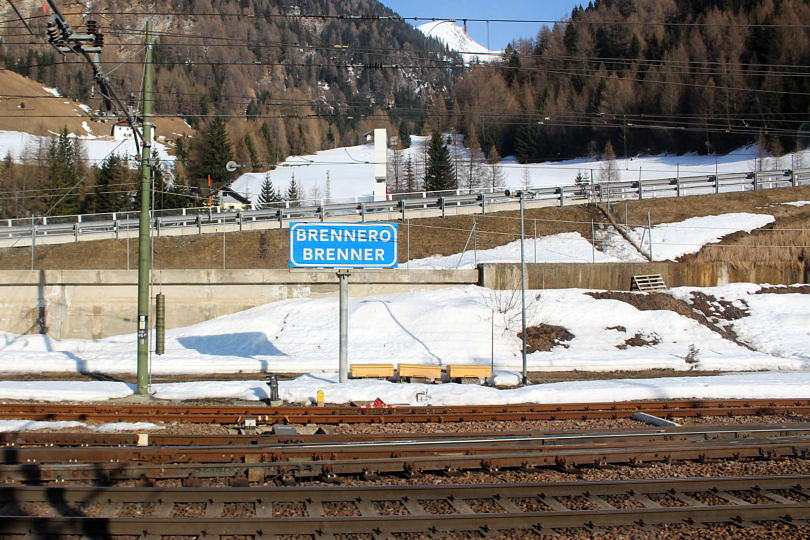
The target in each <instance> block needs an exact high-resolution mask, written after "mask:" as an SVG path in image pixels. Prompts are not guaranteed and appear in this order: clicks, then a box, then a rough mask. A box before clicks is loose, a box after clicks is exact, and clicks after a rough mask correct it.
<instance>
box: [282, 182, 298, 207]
mask: <svg viewBox="0 0 810 540" xmlns="http://www.w3.org/2000/svg"><path fill="white" fill-rule="evenodd" d="M301 198H302V195H301V188H300V187H298V184H297V183H296V182H295V175H293V177H292V179H291V180H290V185H289V186H288V187H287V196H286V197H285V199H287V200H288V201H290V203H293V202H295V204H291V205H290V206H298V204H297V201H300V200H301Z"/></svg>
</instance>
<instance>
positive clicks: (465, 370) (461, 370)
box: [447, 366, 492, 379]
mask: <svg viewBox="0 0 810 540" xmlns="http://www.w3.org/2000/svg"><path fill="white" fill-rule="evenodd" d="M491 375H492V369H491V368H490V366H447V376H448V377H450V378H451V379H462V378H470V379H473V378H479V379H487V378H489V377H490V376H491Z"/></svg>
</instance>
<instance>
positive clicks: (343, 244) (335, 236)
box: [290, 223, 399, 268]
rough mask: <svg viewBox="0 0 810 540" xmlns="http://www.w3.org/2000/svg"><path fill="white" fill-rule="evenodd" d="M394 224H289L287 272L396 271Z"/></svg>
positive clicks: (395, 232)
mask: <svg viewBox="0 0 810 540" xmlns="http://www.w3.org/2000/svg"><path fill="white" fill-rule="evenodd" d="M398 239H399V236H398V231H397V225H396V224H394V223H292V224H290V268H396V267H397V262H398V250H397V241H398Z"/></svg>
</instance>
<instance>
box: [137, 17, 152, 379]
mask: <svg viewBox="0 0 810 540" xmlns="http://www.w3.org/2000/svg"><path fill="white" fill-rule="evenodd" d="M151 181H152V21H147V22H146V62H145V65H144V79H143V149H142V152H141V213H140V221H139V222H138V372H137V382H138V392H137V393H138V394H139V395H147V394H148V393H149V283H150V275H149V274H150V271H149V270H150V269H149V247H150V245H149V243H150V226H149V221H150V219H149V218H150V216H149V200H150V191H151V190H150V183H151Z"/></svg>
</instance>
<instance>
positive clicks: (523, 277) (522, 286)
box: [504, 189, 534, 386]
mask: <svg viewBox="0 0 810 540" xmlns="http://www.w3.org/2000/svg"><path fill="white" fill-rule="evenodd" d="M504 195H506V196H507V197H517V198H518V199H520V335H521V336H522V338H523V340H522V341H523V351H522V355H523V376H522V377H521V380H520V384H521V385H524V386H525V385H527V384H529V377H528V375H527V373H526V257H525V254H524V249H523V244H524V243H525V242H524V226H523V201H524V200H525V199H526V196H527V195H528V196H530V197H534V192H533V191H527V190H525V189H521V190H518V191H516V192H512V191H511V190H508V189H507V190H506V191H504Z"/></svg>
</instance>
